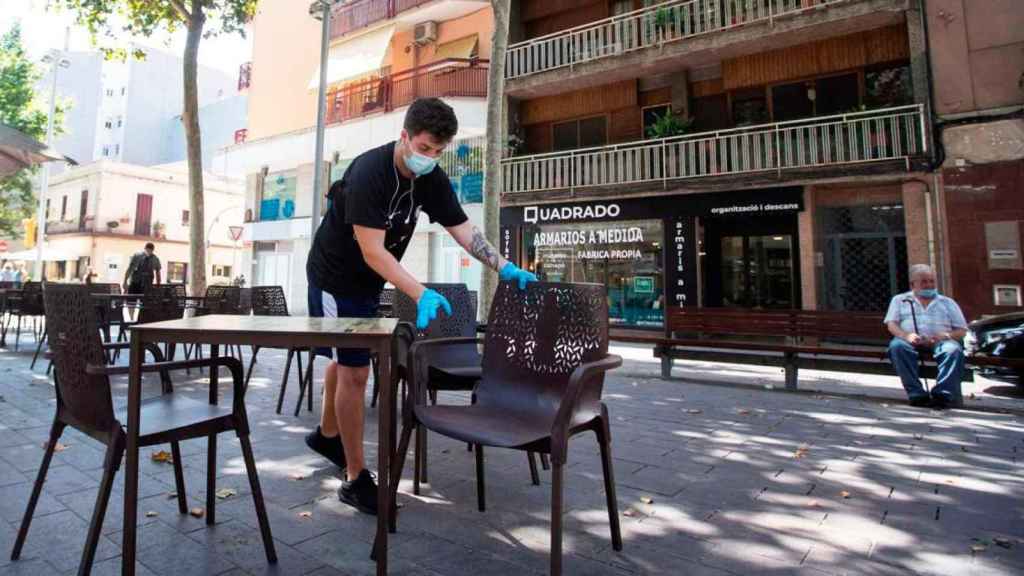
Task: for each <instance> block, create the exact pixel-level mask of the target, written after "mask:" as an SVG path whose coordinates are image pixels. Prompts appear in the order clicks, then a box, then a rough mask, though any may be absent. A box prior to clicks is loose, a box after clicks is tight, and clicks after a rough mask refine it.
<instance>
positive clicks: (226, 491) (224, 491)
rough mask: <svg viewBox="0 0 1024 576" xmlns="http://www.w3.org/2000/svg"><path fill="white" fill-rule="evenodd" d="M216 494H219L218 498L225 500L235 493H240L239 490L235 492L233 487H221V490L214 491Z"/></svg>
mask: <svg viewBox="0 0 1024 576" xmlns="http://www.w3.org/2000/svg"><path fill="white" fill-rule="evenodd" d="M214 494H216V495H217V498H220V499H221V500H224V499H226V498H231V497H232V496H234V495H235V494H238V492H235V491H234V490H233V489H231V488H221V489H220V490H217V491H216V492H214Z"/></svg>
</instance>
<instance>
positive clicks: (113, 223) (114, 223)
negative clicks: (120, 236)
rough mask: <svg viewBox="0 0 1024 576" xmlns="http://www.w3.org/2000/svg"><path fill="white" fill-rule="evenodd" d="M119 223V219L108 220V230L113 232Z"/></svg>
mask: <svg viewBox="0 0 1024 576" xmlns="http://www.w3.org/2000/svg"><path fill="white" fill-rule="evenodd" d="M119 225H120V223H119V222H118V221H117V220H109V221H107V231H109V232H113V231H114V230H116V229H117V227H118V226H119Z"/></svg>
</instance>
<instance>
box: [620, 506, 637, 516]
mask: <svg viewBox="0 0 1024 576" xmlns="http://www.w3.org/2000/svg"><path fill="white" fill-rule="evenodd" d="M622 515H623V516H628V517H630V518H632V517H633V516H636V512H635V511H633V509H632V508H630V509H629V510H626V511H625V512H623V513H622Z"/></svg>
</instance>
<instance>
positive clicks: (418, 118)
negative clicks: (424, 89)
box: [403, 98, 459, 142]
mask: <svg viewBox="0 0 1024 576" xmlns="http://www.w3.org/2000/svg"><path fill="white" fill-rule="evenodd" d="M403 128H405V131H406V132H408V133H409V137H410V138H411V137H413V136H416V135H417V134H419V133H420V132H424V131H426V132H430V133H431V134H432V135H433V136H434V137H435V138H437V139H438V140H442V141H444V142H450V141H451V139H452V138H455V133H456V132H458V131H459V120H458V119H457V118H456V117H455V111H454V110H452V107H451V106H449V105H447V104H445V103H444V101H443V100H441V99H440V98H417V99H416V101H414V102H413V103H412V106H409V111H408V112H406V113H405V124H404V125H403Z"/></svg>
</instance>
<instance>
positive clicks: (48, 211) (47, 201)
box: [45, 198, 50, 220]
mask: <svg viewBox="0 0 1024 576" xmlns="http://www.w3.org/2000/svg"><path fill="white" fill-rule="evenodd" d="M45 218H46V219H47V220H49V219H50V199H49V198H47V199H46V216H45Z"/></svg>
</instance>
